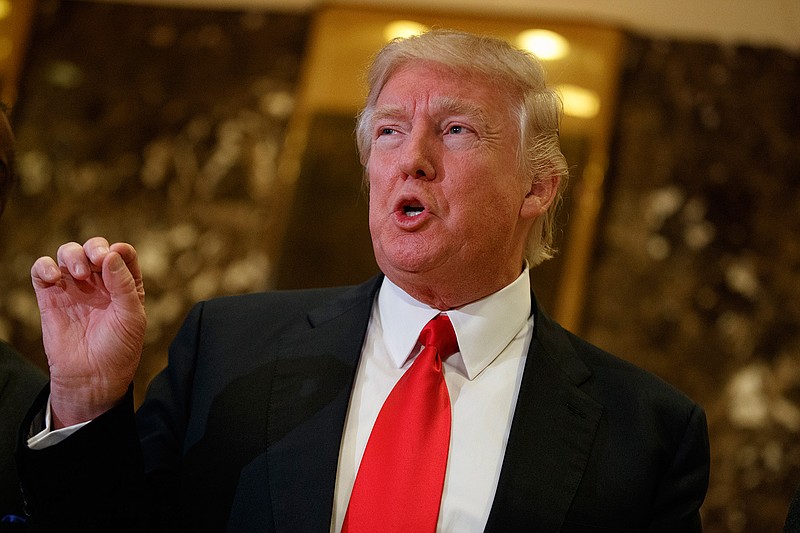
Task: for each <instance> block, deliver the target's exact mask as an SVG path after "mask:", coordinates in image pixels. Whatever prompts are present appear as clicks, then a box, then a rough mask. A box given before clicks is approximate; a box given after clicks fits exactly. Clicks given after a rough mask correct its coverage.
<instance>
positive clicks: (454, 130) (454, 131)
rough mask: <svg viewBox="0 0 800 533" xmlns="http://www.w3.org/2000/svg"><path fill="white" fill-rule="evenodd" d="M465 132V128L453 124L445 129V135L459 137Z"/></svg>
mask: <svg viewBox="0 0 800 533" xmlns="http://www.w3.org/2000/svg"><path fill="white" fill-rule="evenodd" d="M466 131H467V128H465V127H464V126H461V125H460V124H454V125H452V126H450V127H449V128H447V133H446V134H447V135H459V134H461V133H464V132H466Z"/></svg>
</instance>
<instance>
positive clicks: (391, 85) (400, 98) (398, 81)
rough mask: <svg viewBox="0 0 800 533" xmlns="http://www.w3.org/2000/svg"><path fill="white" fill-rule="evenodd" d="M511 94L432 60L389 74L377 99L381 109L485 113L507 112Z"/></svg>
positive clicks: (479, 77) (484, 78)
mask: <svg viewBox="0 0 800 533" xmlns="http://www.w3.org/2000/svg"><path fill="white" fill-rule="evenodd" d="M510 103H511V99H510V95H509V93H508V92H507V91H503V90H500V89H499V87H498V85H497V84H496V83H494V82H493V80H491V79H490V78H489V77H487V76H485V75H483V74H479V73H477V72H474V71H470V70H468V69H466V68H454V67H448V66H445V65H442V64H440V63H435V62H432V61H413V62H408V63H406V64H403V65H401V66H400V67H398V68H397V69H396V70H394V72H392V73H391V75H390V76H389V77H388V79H387V81H386V83H385V84H384V85H383V87H382V88H381V91H380V93H379V95H378V98H377V101H376V110H377V112H378V113H382V112H400V111H405V112H408V111H415V110H416V109H417V108H418V107H419V106H423V107H424V108H425V110H426V111H428V112H436V111H440V112H455V113H464V114H481V115H485V116H492V115H497V116H498V117H499V116H501V115H507V114H508V110H509V108H510Z"/></svg>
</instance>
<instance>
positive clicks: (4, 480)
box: [0, 103, 47, 532]
mask: <svg viewBox="0 0 800 533" xmlns="http://www.w3.org/2000/svg"><path fill="white" fill-rule="evenodd" d="M13 183H14V135H13V134H12V133H11V125H10V124H9V120H8V108H7V107H6V106H5V105H3V104H2V103H0V215H2V213H3V209H4V208H5V205H6V199H7V198H8V193H9V191H10V190H11V186H12V185H13ZM46 382H47V377H46V376H45V375H44V373H42V371H41V370H39V369H38V368H36V367H35V366H34V365H32V364H31V363H30V362H29V361H28V360H26V359H25V358H24V357H22V356H21V355H20V354H19V353H17V352H16V351H15V350H14V349H13V348H12V347H11V346H9V345H8V344H6V343H5V342H3V341H0V532H11V531H23V530H24V529H25V513H24V509H23V501H22V493H21V492H20V489H19V480H18V478H17V466H16V463H15V462H14V446H15V444H16V436H17V428H18V427H19V424H20V422H22V417H23V416H24V415H25V411H26V410H27V408H28V406H29V405H30V403H31V401H33V399H34V398H35V397H36V394H37V393H38V392H39V391H40V390H41V389H42V387H43V386H44V384H45V383H46Z"/></svg>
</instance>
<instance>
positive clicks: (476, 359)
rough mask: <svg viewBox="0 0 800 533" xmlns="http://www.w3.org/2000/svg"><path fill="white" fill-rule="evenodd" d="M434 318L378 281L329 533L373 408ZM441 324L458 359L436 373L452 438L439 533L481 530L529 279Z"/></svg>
mask: <svg viewBox="0 0 800 533" xmlns="http://www.w3.org/2000/svg"><path fill="white" fill-rule="evenodd" d="M438 313H439V311H438V310H436V309H433V308H431V307H428V306H427V305H425V304H423V303H420V302H418V301H417V300H415V299H413V298H412V297H411V296H409V295H408V294H406V293H405V292H404V291H402V290H401V289H400V288H399V287H398V286H397V285H395V284H394V283H392V282H391V281H389V279H388V278H385V279H384V281H383V285H382V286H381V289H380V292H379V294H378V297H377V305H374V306H373V309H372V315H371V317H370V323H369V327H368V330H367V336H366V339H365V342H364V347H363V350H362V356H361V361H360V363H359V366H358V370H357V374H356V380H355V384H354V386H353V392H352V395H351V397H350V407H349V409H348V413H347V421H346V423H345V429H344V435H343V437H342V445H341V449H340V451H339V466H338V470H337V474H336V492H335V497H334V509H333V519H332V521H331V530H332V531H334V532H339V531H341V528H342V522H343V521H344V516H345V513H346V512H347V504H348V501H349V499H350V493H351V491H352V489H353V483H354V481H355V476H356V472H357V470H358V465H359V463H360V461H361V456H362V454H363V453H364V448H365V447H366V444H367V439H368V438H369V434H370V432H371V430H372V426H373V424H374V423H375V420H376V418H377V417H378V412H379V411H380V407H381V406H382V405H383V402H384V400H385V399H386V397H387V396H388V395H389V392H390V391H391V390H392V388H393V387H394V385H395V383H397V381H398V380H399V379H400V376H402V374H403V373H404V372H405V371H406V370H407V369H408V368H409V367H410V366H411V363H412V362H413V360H414V358H415V357H416V356H417V354H418V353H419V352H420V351H421V346H420V345H419V344H418V343H417V338H418V336H419V333H420V332H421V331H422V328H423V327H424V326H425V324H427V323H428V321H429V320H430V319H432V318H433V317H434V316H436V315H437V314H438ZM447 315H448V316H449V317H450V321H451V322H452V324H453V328H454V329H455V332H456V337H457V339H458V345H459V350H460V351H459V352H457V353H455V354H454V355H452V356H450V357H449V358H448V359H447V360H446V361H445V363H444V365H443V368H444V378H445V382H446V383H447V389H448V392H449V393H450V403H451V408H452V429H451V441H450V454H449V457H448V463H447V472H446V474H445V481H444V493H443V495H442V506H441V511H440V513H439V523H438V526H437V530H438V531H440V532H463V531H483V529H484V527H485V526H486V522H487V520H488V518H489V511H490V509H491V506H492V501H493V500H494V494H495V490H496V489H497V481H498V479H499V477H500V469H501V467H502V464H503V456H504V454H505V449H506V443H507V441H508V434H509V430H510V428H511V420H512V418H513V416H514V407H515V405H516V401H517V395H518V393H519V385H520V381H521V379H522V370H523V368H524V366H525V360H526V357H527V353H528V347H529V345H530V340H531V335H532V332H533V318H532V316H531V295H530V279H529V277H528V270H527V269H525V270H524V271H523V272H522V274H520V276H519V277H518V278H517V279H516V280H515V281H514V282H513V283H511V284H510V285H508V286H507V287H505V288H504V289H502V290H500V291H499V292H496V293H495V294H492V295H490V296H488V297H486V298H483V299H482V300H479V301H477V302H473V303H471V304H469V305H466V306H464V307H462V308H460V309H458V310H451V311H447ZM420 460H424V458H420Z"/></svg>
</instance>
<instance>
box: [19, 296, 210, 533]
mask: <svg viewBox="0 0 800 533" xmlns="http://www.w3.org/2000/svg"><path fill="white" fill-rule="evenodd" d="M202 308H203V306H202V304H198V305H197V306H195V308H194V309H193V310H192V312H191V313H190V314H189V316H188V317H187V319H186V321H185V322H184V324H183V326H182V328H181V330H180V332H179V333H178V335H177V336H176V338H175V341H174V342H173V343H172V346H171V347H170V361H169V365H168V367H167V369H165V370H164V371H163V372H162V373H161V374H159V376H157V377H156V378H154V380H153V383H152V384H151V386H150V387H149V389H148V393H147V398H146V400H145V402H144V404H143V406H142V408H141V409H140V410H139V412H138V413H136V414H134V405H133V404H134V402H133V389H132V388H131V389H130V390H129V391H128V394H127V395H126V397H125V398H124V400H123V401H122V402H121V403H120V404H119V405H117V406H116V407H114V408H113V409H111V410H109V411H108V412H106V413H104V414H103V415H101V416H100V417H98V418H97V419H95V420H93V421H92V422H90V423H89V424H87V425H85V426H84V427H82V428H81V429H79V430H78V431H76V432H75V433H74V434H72V435H71V436H69V437H68V438H66V439H65V440H64V441H62V442H60V443H58V444H56V445H53V446H50V447H48V448H44V449H42V450H31V449H30V448H28V446H27V438H28V429H29V428H30V427H31V424H32V422H33V420H34V419H35V418H36V417H37V416H38V415H39V413H41V412H42V409H43V408H44V405H45V404H46V402H47V397H48V396H49V392H50V391H49V387H46V388H45V390H44V391H42V394H41V395H40V396H39V398H37V401H36V402H35V404H34V406H33V407H32V408H31V410H30V411H29V413H28V416H27V417H26V419H25V421H24V422H23V424H22V427H21V431H20V434H19V440H18V443H17V450H18V451H17V461H18V464H19V468H20V480H21V484H22V487H23V493H24V494H23V495H24V498H25V500H26V511H27V513H28V514H29V516H30V518H29V524H30V526H31V529H32V530H33V531H46V532H49V531H81V532H87V533H91V532H104V533H105V532H109V531H114V532H139V531H141V532H147V533H152V532H154V531H169V530H173V531H177V529H174V528H172V524H173V523H174V522H175V521H176V520H177V519H178V518H177V507H178V505H179V498H178V479H179V475H180V464H181V450H182V440H183V435H184V433H185V425H186V412H187V409H188V407H187V405H188V398H189V396H190V395H191V383H192V375H193V372H194V363H195V356H196V349H197V338H198V330H199V322H200V316H201V315H202Z"/></svg>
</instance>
